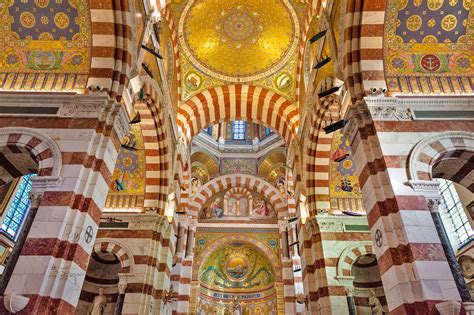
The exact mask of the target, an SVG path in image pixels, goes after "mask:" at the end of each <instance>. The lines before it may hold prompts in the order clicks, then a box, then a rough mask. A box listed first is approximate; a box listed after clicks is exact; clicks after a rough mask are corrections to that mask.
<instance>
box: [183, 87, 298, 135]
mask: <svg viewBox="0 0 474 315" xmlns="http://www.w3.org/2000/svg"><path fill="white" fill-rule="evenodd" d="M238 119H247V120H250V121H256V122H260V123H263V124H265V125H268V126H271V127H272V128H273V129H274V130H276V131H277V132H278V133H280V135H281V136H282V137H283V138H284V139H285V140H286V142H287V143H290V140H291V139H292V138H294V139H296V133H297V128H298V124H299V110H298V107H297V106H296V105H295V104H293V103H292V102H290V101H289V100H287V99H286V98H284V97H282V96H280V95H279V94H276V93H275V92H272V91H269V90H267V89H264V88H261V87H255V86H251V85H225V86H220V87H215V88H211V89H209V90H206V91H203V92H200V93H198V94H196V95H195V96H193V97H192V98H191V99H189V100H188V101H186V102H185V103H184V104H182V105H181V106H179V108H178V126H179V128H180V129H181V132H182V134H183V135H184V137H185V140H186V142H187V143H190V142H191V139H192V138H193V136H195V135H196V134H197V133H199V131H201V129H202V128H205V127H207V126H209V125H211V124H212V123H215V122H218V121H223V120H238Z"/></svg>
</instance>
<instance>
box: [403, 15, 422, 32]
mask: <svg viewBox="0 0 474 315" xmlns="http://www.w3.org/2000/svg"><path fill="white" fill-rule="evenodd" d="M422 24H423V20H422V19H421V16H419V15H412V16H410V17H409V18H408V20H407V22H406V25H407V28H408V29H409V30H410V31H412V32H415V31H418V30H419V29H420V28H421V25H422Z"/></svg>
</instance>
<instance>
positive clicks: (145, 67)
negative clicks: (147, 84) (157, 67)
mask: <svg viewBox="0 0 474 315" xmlns="http://www.w3.org/2000/svg"><path fill="white" fill-rule="evenodd" d="M142 68H143V70H145V72H146V74H148V75H149V76H150V78H152V79H153V73H152V72H151V70H150V68H148V66H147V65H146V64H145V63H142Z"/></svg>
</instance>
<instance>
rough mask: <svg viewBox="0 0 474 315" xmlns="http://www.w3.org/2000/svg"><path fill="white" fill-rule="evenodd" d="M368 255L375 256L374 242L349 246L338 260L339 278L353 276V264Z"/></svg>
mask: <svg viewBox="0 0 474 315" xmlns="http://www.w3.org/2000/svg"><path fill="white" fill-rule="evenodd" d="M368 254H373V248H372V242H370V241H367V242H360V243H357V244H355V245H349V246H347V247H346V248H345V249H344V250H343V251H342V253H341V255H340V256H339V259H338V260H337V276H339V277H347V276H351V274H352V264H353V263H354V262H355V261H356V260H357V258H359V257H361V256H364V255H368Z"/></svg>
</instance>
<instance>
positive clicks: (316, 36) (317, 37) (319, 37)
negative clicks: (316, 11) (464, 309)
mask: <svg viewBox="0 0 474 315" xmlns="http://www.w3.org/2000/svg"><path fill="white" fill-rule="evenodd" d="M326 32H327V30H324V31H321V32H319V33H318V34H316V35H314V36H313V37H311V38H310V39H309V42H310V44H313V43H314V42H316V41H317V40H318V39H321V38H323V37H324V35H326Z"/></svg>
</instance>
